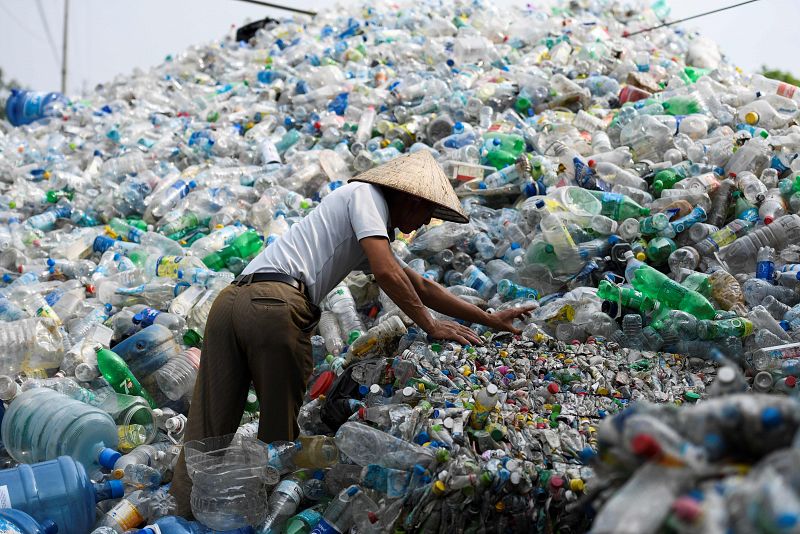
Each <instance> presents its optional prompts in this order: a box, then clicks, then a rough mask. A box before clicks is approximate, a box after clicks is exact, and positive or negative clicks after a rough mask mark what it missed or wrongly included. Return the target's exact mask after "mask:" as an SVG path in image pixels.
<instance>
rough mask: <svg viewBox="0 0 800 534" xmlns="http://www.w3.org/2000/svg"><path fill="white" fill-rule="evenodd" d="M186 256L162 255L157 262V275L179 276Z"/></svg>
mask: <svg viewBox="0 0 800 534" xmlns="http://www.w3.org/2000/svg"><path fill="white" fill-rule="evenodd" d="M183 259H184V256H161V257H160V258H158V261H157V262H156V276H163V277H166V278H178V271H179V270H180V269H181V262H182V261H183Z"/></svg>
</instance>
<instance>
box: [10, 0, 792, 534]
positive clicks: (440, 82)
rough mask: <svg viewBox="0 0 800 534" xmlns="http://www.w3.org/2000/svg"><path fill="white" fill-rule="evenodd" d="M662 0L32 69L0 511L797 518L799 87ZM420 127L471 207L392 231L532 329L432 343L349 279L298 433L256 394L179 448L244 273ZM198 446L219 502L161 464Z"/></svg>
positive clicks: (66, 517)
mask: <svg viewBox="0 0 800 534" xmlns="http://www.w3.org/2000/svg"><path fill="white" fill-rule="evenodd" d="M668 10H669V8H668V6H667V4H666V3H665V2H663V1H661V0H659V1H657V2H655V3H652V4H651V5H645V4H642V5H636V6H634V5H633V4H630V5H629V3H623V2H614V3H611V2H604V1H589V0H583V1H573V2H569V3H563V4H559V3H556V2H553V3H541V2H539V3H536V5H535V6H533V5H529V6H526V7H525V8H524V9H508V10H501V9H499V8H497V7H496V6H494V5H492V4H491V3H488V2H483V1H481V0H476V1H475V2H472V3H469V4H464V3H454V2H449V1H446V2H438V3H417V4H413V5H407V6H403V7H402V9H398V7H397V6H396V5H394V4H378V5H374V4H370V5H365V6H347V7H344V8H342V9H339V10H337V11H328V12H323V13H320V14H319V15H317V16H316V17H315V18H314V19H313V20H305V19H304V20H299V19H294V20H293V19H285V20H281V21H280V22H279V23H277V24H274V23H270V24H266V25H264V26H263V28H261V29H259V30H257V31H255V33H254V34H253V37H252V38H251V39H250V40H249V41H248V42H236V41H234V39H233V37H232V36H229V37H227V38H224V39H222V40H220V41H217V42H214V43H211V44H208V45H204V46H200V47H194V48H191V49H189V50H187V51H185V52H183V53H180V54H177V55H175V56H170V57H168V58H167V59H166V60H165V62H164V63H163V64H161V65H159V66H158V67H155V68H153V69H151V70H150V71H147V72H143V71H137V72H135V73H134V74H133V75H131V76H125V77H118V78H116V79H115V80H113V81H111V82H109V83H107V84H102V85H99V86H98V87H96V88H95V89H94V90H93V91H92V92H90V93H87V94H85V95H82V96H80V97H77V96H74V97H71V98H67V97H64V96H63V95H59V94H57V93H31V92H25V91H14V92H13V93H12V94H11V95H9V98H8V99H7V102H6V115H7V117H8V122H0V271H1V272H0V274H1V275H2V281H1V282H2V283H1V287H0V319H2V322H0V346H2V350H0V400H2V401H3V402H2V404H0V408H2V410H1V411H0V415H2V414H3V413H5V416H4V418H3V422H2V442H3V446H4V450H5V455H4V458H5V465H6V467H8V469H5V470H2V471H0V505H2V507H9V506H10V507H11V508H14V509H15V510H16V511H11V512H9V511H7V510H0V525H6V524H7V525H11V527H10V528H12V529H16V530H14V531H22V532H52V529H53V523H54V524H55V525H56V526H58V531H59V532H75V533H78V532H89V531H91V529H92V528H96V530H95V532H96V533H99V534H110V533H112V532H118V533H122V532H126V531H129V530H131V529H142V530H141V532H146V533H147V534H151V533H153V534H157V533H159V532H160V533H161V534H167V533H186V532H194V533H197V532H209V531H212V530H213V531H220V530H224V529H228V530H231V531H234V532H252V531H254V530H255V531H257V532H261V533H267V532H280V531H285V532H288V533H292V534H297V533H301V532H311V531H314V532H347V531H349V530H351V529H352V530H355V531H358V532H390V531H393V530H395V531H415V532H416V531H420V532H423V531H424V532H448V531H470V532H472V531H478V530H481V529H489V530H493V531H497V532H505V531H515V532H532V531H533V532H556V531H558V532H583V531H592V532H597V533H605V532H613V533H620V532H636V533H644V532H657V531H662V530H672V531H675V532H725V531H733V532H779V531H780V532H783V531H794V530H796V528H797V524H798V518H800V500H798V495H800V489H799V488H796V487H795V482H796V481H795V478H796V477H794V476H793V474H792V473H794V471H795V470H796V468H795V466H796V465H797V464H798V462H797V459H796V458H795V454H796V453H795V450H796V448H797V445H796V444H797V439H796V438H795V435H796V433H797V422H796V419H797V415H796V413H798V410H797V408H798V405H797V404H796V391H797V389H798V388H797V377H798V376H800V363H799V362H800V337H798V334H799V333H800V293H798V292H797V288H798V287H800V215H798V214H799V213H800V174H798V173H800V164H798V163H797V162H798V161H800V160H799V159H798V158H797V155H798V153H799V152H800V128H799V127H798V124H797V115H798V104H800V89H798V88H797V87H794V86H792V85H788V84H786V83H783V82H779V81H775V80H770V79H767V78H765V77H763V76H760V75H757V74H753V75H751V74H747V73H743V72H741V71H740V70H739V69H737V68H735V66H734V65H733V64H732V63H730V62H729V60H728V59H727V58H725V57H723V55H722V54H721V52H720V50H719V49H718V48H717V46H716V45H715V44H714V43H713V42H711V41H709V40H708V39H705V38H703V37H701V36H698V35H695V34H693V33H687V32H685V31H683V30H681V29H679V28H677V27H663V28H658V29H655V30H652V31H647V32H644V33H638V34H636V32H637V31H639V30H645V29H648V28H651V27H654V26H658V25H659V24H660V21H662V20H664V19H665V18H666V17H667V15H668ZM634 34H635V35H634ZM420 150H425V151H429V152H430V153H431V154H432V155H433V156H434V157H435V158H436V159H437V161H438V162H439V163H440V164H441V165H442V167H443V168H444V169H445V171H446V172H447V175H448V176H450V177H451V178H452V182H453V184H454V186H455V187H456V191H457V193H458V195H459V197H460V198H461V199H462V202H463V206H464V210H465V211H466V212H467V213H468V214H469V216H470V223H469V224H464V225H459V224H455V223H451V222H444V223H441V222H440V221H434V222H433V223H431V224H429V225H427V226H426V227H424V228H422V229H420V230H418V231H417V232H415V233H414V234H410V235H398V236H397V239H396V240H395V241H394V242H393V244H392V246H393V249H394V251H395V253H396V255H397V256H398V257H400V258H402V259H403V260H404V261H405V262H406V263H407V264H408V266H409V268H411V269H414V270H416V271H417V272H419V273H420V274H421V275H422V276H424V277H425V278H428V279H430V280H434V281H436V282H438V283H441V284H443V285H444V286H446V287H447V288H448V290H449V291H451V292H452V293H453V294H454V295H457V296H458V297H459V298H462V299H464V300H466V301H468V302H471V303H473V304H476V305H478V306H481V307H483V308H486V309H493V310H501V309H504V308H507V307H511V306H522V305H531V304H533V305H534V306H535V310H534V311H533V312H532V314H531V316H530V318H528V319H526V320H524V321H520V322H519V324H518V326H519V329H520V330H521V331H522V335H520V336H512V335H510V334H498V333H496V332H492V331H490V330H489V329H487V328H486V327H484V326H481V325H471V326H472V327H473V328H474V329H475V330H476V331H477V332H478V333H479V334H480V335H481V336H483V339H484V340H485V343H484V344H483V345H482V346H475V347H472V346H459V345H457V344H454V343H446V342H441V341H440V340H435V339H429V338H428V337H427V336H426V334H425V333H424V332H422V331H420V330H419V329H418V328H417V327H415V326H414V325H413V324H411V321H410V320H409V319H408V317H407V316H406V315H405V314H404V313H403V311H402V310H401V309H400V308H399V307H398V306H397V305H395V304H394V303H393V302H392V301H391V300H390V299H389V298H388V297H387V296H386V294H385V293H383V291H381V290H380V289H379V288H378V287H377V284H376V283H375V282H374V281H373V280H372V279H371V278H370V277H369V276H367V275H364V274H363V273H352V274H351V275H350V276H349V277H348V278H347V279H346V280H345V281H343V282H342V283H341V284H340V285H339V286H337V287H336V288H335V290H334V291H332V292H331V293H330V294H329V295H328V296H327V298H326V299H325V301H324V302H323V312H322V317H321V319H320V323H319V328H318V332H317V333H318V335H317V336H314V337H312V346H313V349H314V364H315V368H314V372H313V375H312V376H311V377H309V382H308V385H309V388H308V392H307V396H306V399H305V401H306V402H305V404H304V406H303V408H302V410H301V412H300V414H299V418H298V424H299V426H300V429H301V436H300V437H299V439H298V440H297V441H296V442H275V443H271V444H265V443H261V442H259V441H258V440H257V439H255V435H256V433H257V430H258V424H259V423H258V414H259V410H260V407H259V404H258V399H257V397H256V396H255V395H251V396H249V397H248V402H247V406H246V409H245V413H244V416H243V418H242V425H241V427H240V428H239V430H238V431H237V433H236V434H235V435H233V436H220V437H218V438H212V439H210V440H204V441H202V442H190V443H186V444H184V443H183V439H182V436H183V431H184V428H185V423H186V414H187V413H188V406H189V403H190V402H191V394H192V390H193V385H194V382H195V380H196V376H197V369H198V368H199V366H200V365H202V345H203V335H204V330H205V323H206V320H207V318H208V313H209V310H210V308H211V305H212V303H213V302H214V299H215V298H216V296H217V295H218V294H219V292H220V291H221V290H222V289H223V288H224V287H225V286H226V285H227V284H229V283H230V282H231V281H232V280H233V278H234V276H235V275H237V274H239V273H240V272H241V271H242V270H243V269H244V267H245V266H246V265H247V263H248V262H249V260H250V259H252V258H253V257H254V256H255V255H256V254H258V252H260V251H261V250H262V249H263V248H264V247H265V246H266V247H268V246H270V244H271V243H272V242H274V241H275V240H276V239H280V236H281V235H282V234H283V233H285V232H286V230H287V229H288V228H290V226H291V225H292V224H295V223H296V222H297V221H299V220H301V219H302V217H304V216H306V215H308V213H310V212H311V211H312V210H313V209H314V208H315V206H316V205H317V204H318V203H319V202H321V201H323V200H324V198H325V196H326V195H327V194H329V193H330V192H331V191H333V190H335V189H336V188H337V187H339V186H340V185H342V184H343V183H345V182H346V181H347V180H348V179H349V178H351V177H353V176H355V175H356V174H358V173H359V172H363V171H365V170H367V169H370V168H372V167H374V166H376V165H379V164H381V163H383V162H386V161H389V160H391V159H392V158H394V157H396V156H398V155H400V154H402V153H407V152H414V151H420ZM276 335H279V333H276ZM265 409H268V407H265ZM181 447H183V448H184V450H185V452H186V459H187V466H188V469H189V474H190V476H191V477H192V479H193V482H194V484H193V493H192V509H193V514H194V519H195V521H187V520H184V519H182V518H177V517H175V516H174V515H172V514H173V513H174V510H175V503H174V500H173V499H172V498H171V497H170V496H169V495H168V494H167V493H166V491H165V489H166V486H165V484H167V483H168V482H169V481H170V479H171V475H172V469H173V467H174V463H175V462H176V461H177V458H178V454H179V452H180V450H181ZM744 466H747V467H748V468H749V469H746V468H745V467H744ZM237 529H238V530H237Z"/></svg>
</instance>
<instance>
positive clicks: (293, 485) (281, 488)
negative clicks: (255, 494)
mask: <svg viewBox="0 0 800 534" xmlns="http://www.w3.org/2000/svg"><path fill="white" fill-rule="evenodd" d="M275 492H277V493H283V494H284V495H288V496H289V498H290V499H291V500H292V501H294V503H295V504H300V501H301V500H302V499H303V488H302V487H300V484H298V483H297V482H295V481H294V480H288V479H287V480H283V481H281V483H280V484H278V485H277V487H276V488H275Z"/></svg>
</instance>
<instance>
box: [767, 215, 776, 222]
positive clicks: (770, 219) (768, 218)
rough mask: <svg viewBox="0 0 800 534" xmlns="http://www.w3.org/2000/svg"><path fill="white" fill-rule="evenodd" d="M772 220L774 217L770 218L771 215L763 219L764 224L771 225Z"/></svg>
mask: <svg viewBox="0 0 800 534" xmlns="http://www.w3.org/2000/svg"><path fill="white" fill-rule="evenodd" d="M774 220H775V218H774V217H772V216H771V215H767V216H766V217H764V224H772V222H773V221H774Z"/></svg>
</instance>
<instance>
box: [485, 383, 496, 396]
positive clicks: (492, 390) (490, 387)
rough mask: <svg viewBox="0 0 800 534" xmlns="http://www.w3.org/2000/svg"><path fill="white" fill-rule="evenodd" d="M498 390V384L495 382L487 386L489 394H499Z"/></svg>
mask: <svg viewBox="0 0 800 534" xmlns="http://www.w3.org/2000/svg"><path fill="white" fill-rule="evenodd" d="M497 391H498V390H497V386H496V385H494V384H489V385H488V386H486V393H488V394H489V395H492V396H494V395H497Z"/></svg>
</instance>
